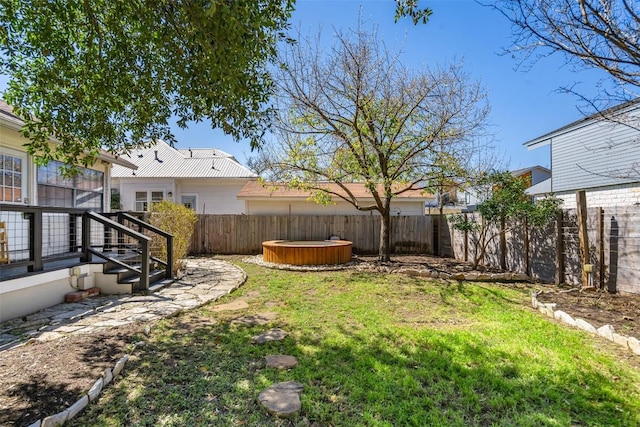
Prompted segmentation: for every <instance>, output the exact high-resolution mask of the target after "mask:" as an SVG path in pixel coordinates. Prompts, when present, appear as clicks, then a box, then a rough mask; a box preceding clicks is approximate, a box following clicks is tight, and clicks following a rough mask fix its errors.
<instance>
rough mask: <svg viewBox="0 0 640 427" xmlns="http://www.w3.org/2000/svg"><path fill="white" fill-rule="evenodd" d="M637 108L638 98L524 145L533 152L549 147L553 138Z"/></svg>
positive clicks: (638, 105)
mask: <svg viewBox="0 0 640 427" xmlns="http://www.w3.org/2000/svg"><path fill="white" fill-rule="evenodd" d="M637 108H640V98H636V99H633V100H631V101H627V102H624V103H622V104H620V105H616V106H614V107H611V108H609V109H606V110H604V111H599V112H597V113H595V114H592V115H590V116H588V117H583V118H581V119H578V120H576V121H575V122H572V123H569V124H568V125H565V126H562V127H560V128H558V129H556V130H553V131H551V132H548V133H545V134H544V135H542V136H539V137H537V138H534V139H532V140H530V141H527V142H525V143H523V144H522V145H524V146H525V147H527V148H528V149H529V150H533V149H536V148H538V147H544V146H545V145H549V144H550V143H551V139H552V138H555V137H557V136H560V135H562V134H564V133H567V132H571V131H573V130H575V129H578V128H581V127H583V126H587V125H589V124H591V123H592V122H596V121H598V120H606V117H607V116H611V115H612V114H615V115H617V114H622V113H625V112H629V111H632V110H635V109H637Z"/></svg>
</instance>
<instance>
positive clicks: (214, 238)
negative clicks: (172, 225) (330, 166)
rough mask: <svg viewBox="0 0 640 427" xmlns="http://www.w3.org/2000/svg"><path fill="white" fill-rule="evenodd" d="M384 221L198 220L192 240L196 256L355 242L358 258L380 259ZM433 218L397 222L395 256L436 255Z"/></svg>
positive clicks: (233, 217)
mask: <svg viewBox="0 0 640 427" xmlns="http://www.w3.org/2000/svg"><path fill="white" fill-rule="evenodd" d="M380 221H381V217H380V216H379V215H282V216H278V215H198V221H197V222H196V225H195V227H194V234H193V237H192V238H191V247H190V253H193V254H258V253H262V242H264V241H266V240H326V239H329V238H330V237H331V236H338V237H340V238H342V239H346V240H350V241H351V242H353V250H354V252H356V253H361V254H368V253H377V252H378V245H379V241H380ZM433 228H434V227H433V220H432V217H431V216H393V217H392V218H391V250H392V252H393V253H396V254H400V253H412V254H430V253H433V242H434V235H433Z"/></svg>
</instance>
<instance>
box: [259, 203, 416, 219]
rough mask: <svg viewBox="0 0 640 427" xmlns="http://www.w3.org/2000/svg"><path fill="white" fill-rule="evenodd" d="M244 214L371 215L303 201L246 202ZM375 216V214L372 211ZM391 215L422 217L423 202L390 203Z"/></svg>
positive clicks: (347, 207) (343, 205) (347, 206)
mask: <svg viewBox="0 0 640 427" xmlns="http://www.w3.org/2000/svg"><path fill="white" fill-rule="evenodd" d="M246 204H247V208H246V213H247V214H249V215H288V214H289V213H291V214H292V215H371V212H369V211H359V210H357V209H356V208H354V207H353V206H352V205H351V204H349V203H347V202H344V201H336V202H335V203H330V204H328V205H319V204H317V203H315V202H313V201H305V200H291V201H287V200H269V201H263V200H247V203H246ZM374 213H376V214H377V212H375V211H374ZM391 214H392V215H403V216H414V215H424V200H420V201H407V202H405V201H395V202H392V209H391Z"/></svg>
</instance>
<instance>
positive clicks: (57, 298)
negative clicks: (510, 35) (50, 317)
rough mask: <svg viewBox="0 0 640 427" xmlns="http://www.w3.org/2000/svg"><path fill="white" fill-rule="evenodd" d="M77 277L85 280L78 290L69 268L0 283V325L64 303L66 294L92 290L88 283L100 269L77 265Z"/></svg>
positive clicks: (76, 281)
mask: <svg viewBox="0 0 640 427" xmlns="http://www.w3.org/2000/svg"><path fill="white" fill-rule="evenodd" d="M79 268H80V276H85V282H86V283H85V286H79V283H78V282H79V280H78V277H72V276H71V274H70V269H69V268H64V269H61V270H56V271H52V272H47V273H42V274H38V275H34V276H29V277H28V278H27V279H25V278H18V279H12V280H3V281H1V282H0V322H4V321H5V320H9V319H14V318H16V317H21V316H26V315H28V314H31V313H35V312H36V311H38V310H42V309H45V308H48V307H51V306H52V305H56V304H60V303H62V302H64V297H65V295H66V294H67V293H69V292H74V291H77V290H78V289H88V288H90V287H92V286H93V283H92V282H91V280H87V279H89V278H91V277H93V275H94V274H95V271H96V269H98V270H99V269H101V268H102V266H101V265H89V264H84V265H80V266H79Z"/></svg>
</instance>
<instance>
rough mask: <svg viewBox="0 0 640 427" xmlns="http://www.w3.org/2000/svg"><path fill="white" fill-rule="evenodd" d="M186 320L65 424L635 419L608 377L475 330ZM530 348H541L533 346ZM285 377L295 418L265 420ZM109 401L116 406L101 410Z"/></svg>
mask: <svg viewBox="0 0 640 427" xmlns="http://www.w3.org/2000/svg"><path fill="white" fill-rule="evenodd" d="M190 320H191V319H190ZM181 323H182V324H183V325H182V326H180V324H181ZM186 323H187V322H183V321H181V320H180V319H179V318H176V319H172V320H171V321H170V322H168V323H166V326H165V327H163V328H161V329H160V330H158V331H157V332H155V334H154V336H153V337H152V340H151V342H150V343H149V344H148V345H147V346H145V347H144V348H143V350H142V352H143V354H142V355H141V357H140V358H139V359H138V360H134V361H132V362H130V365H131V366H128V367H127V371H128V372H131V375H130V376H128V377H127V380H126V381H124V382H118V383H116V384H115V386H114V387H113V388H112V389H111V390H110V391H109V392H108V397H107V398H106V399H105V403H104V404H103V403H102V402H100V403H99V404H98V405H96V406H92V407H91V408H90V409H89V412H88V413H87V414H86V415H83V416H82V417H81V418H78V419H76V420H74V421H72V422H71V424H70V425H75V426H82V425H87V424H90V423H91V421H90V420H93V419H96V418H97V417H99V418H100V422H99V423H97V424H120V425H125V424H127V425H156V424H161V423H166V422H167V421H171V424H172V425H213V424H215V425H280V426H292V425H352V424H353V423H354V422H355V423H357V424H361V425H451V426H455V425H458V426H468V425H478V426H482V425H569V424H577V425H588V424H589V423H599V424H602V425H605V424H606V425H633V424H638V423H640V416H639V415H637V414H636V415H633V414H634V408H633V405H631V403H630V402H629V401H626V400H625V399H624V398H623V396H624V394H622V393H616V392H615V390H616V389H617V388H618V387H619V386H620V382H619V379H616V378H612V375H608V374H607V373H606V372H601V371H599V370H596V369H595V368H590V367H585V368H583V369H579V370H572V369H571V368H570V367H568V366H571V365H566V364H564V363H553V362H551V361H549V362H545V361H536V362H535V363H531V364H526V363H522V360H523V359H526V358H527V357H530V356H528V355H527V354H526V350H522V349H516V350H514V351H513V352H507V351H504V350H502V349H500V348H496V346H491V345H488V344H487V342H486V340H485V339H484V338H483V335H482V334H481V333H480V334H477V333H474V331H462V332H461V331H458V330H455V328H453V329H433V328H425V329H422V330H421V331H420V332H419V333H416V332H415V331H413V332H412V331H409V330H406V329H402V328H394V329H391V330H381V331H377V332H375V333H373V334H372V333H371V332H370V330H368V329H367V328H365V327H361V326H358V325H353V324H352V325H350V326H347V324H348V322H346V323H345V324H343V325H338V326H337V327H335V328H334V329H332V330H331V331H330V332H329V333H327V331H326V330H325V329H324V328H323V327H322V326H320V325H319V326H306V327H305V333H304V334H300V333H296V331H295V327H294V326H293V325H287V324H286V322H278V323H272V324H268V325H264V326H250V327H247V326H232V325H231V324H230V323H229V322H228V321H223V322H220V323H208V324H207V322H206V321H203V322H200V324H198V325H197V326H196V327H195V328H194V327H192V325H189V326H187V325H186ZM274 326H278V327H281V328H284V329H285V330H286V329H288V327H291V328H293V329H292V330H290V332H292V335H291V336H289V337H287V338H286V339H285V340H283V341H279V342H271V343H267V344H264V345H253V344H250V341H251V337H252V336H253V335H255V334H257V333H260V332H262V331H264V330H266V329H268V328H270V327H274ZM187 329H188V330H189V333H185V331H186V330H187ZM523 333H527V331H523ZM409 337H411V338H409ZM541 339H543V340H544V339H548V340H550V341H551V340H553V339H554V337H552V336H546V337H545V336H542V337H541ZM567 345H571V344H570V343H568V344H567ZM539 346H540V347H541V348H543V349H544V348H546V345H545V343H544V342H541V343H539ZM550 351H551V350H550ZM523 352H524V353H523ZM274 354H289V355H293V356H295V357H297V358H298V361H299V365H298V366H297V367H296V368H295V369H292V370H289V371H278V370H272V369H268V368H265V365H264V357H265V356H267V355H274ZM575 356H576V357H582V356H581V355H577V354H576V355H575ZM289 380H295V381H298V382H300V383H302V384H303V385H304V392H303V393H302V396H301V397H302V405H303V407H302V412H301V413H300V414H299V415H296V416H293V417H292V418H290V419H277V418H274V417H272V416H270V415H268V414H267V413H266V411H265V410H264V409H263V408H261V407H260V405H259V404H258V402H257V401H256V397H257V395H258V394H259V392H260V391H262V390H264V389H265V388H266V387H268V386H270V385H272V384H273V383H275V382H279V381H289ZM108 402H114V404H115V405H116V407H119V408H120V409H114V407H113V406H110V407H109V408H110V409H109V411H108V413H104V412H101V411H102V410H104V408H105V407H106V406H105V405H107V404H109V403H108ZM623 416H626V418H623Z"/></svg>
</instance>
